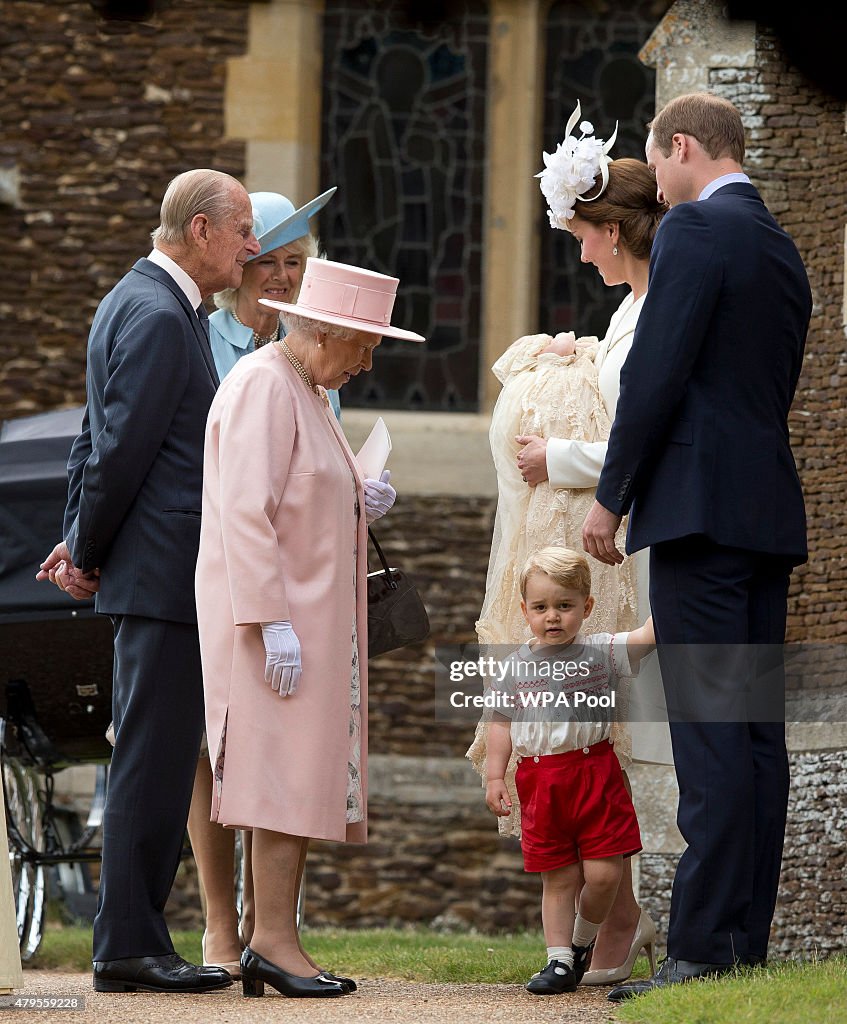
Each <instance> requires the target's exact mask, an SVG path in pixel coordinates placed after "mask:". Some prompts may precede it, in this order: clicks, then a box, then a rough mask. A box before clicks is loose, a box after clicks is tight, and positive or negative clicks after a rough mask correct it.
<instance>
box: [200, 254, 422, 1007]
mask: <svg viewBox="0 0 847 1024" xmlns="http://www.w3.org/2000/svg"><path fill="white" fill-rule="evenodd" d="M397 284H398V281H397V279H396V278H393V277H386V276H385V275H383V274H376V273H374V272H372V271H368V270H361V269H359V268H357V267H351V266H346V265H344V264H340V263H333V262H330V261H328V260H320V259H315V258H309V259H308V260H307V263H306V271H305V274H304V277H303V283H302V286H301V290H300V296H299V299H298V302H297V303H296V304H294V305H292V304H289V303H282V302H274V301H271V300H267V299H262V300H261V301H262V302H263V303H265V304H266V305H269V306H272V307H273V308H276V309H280V310H282V311H283V313H284V314H285V315H284V321H285V325H286V328H287V330H288V333H287V334H286V336H285V338H284V339H281V340H280V341H279V342H275V343H274V344H272V345H267V346H265V347H264V348H262V349H259V350H258V351H256V352H254V353H252V354H251V355H248V356H245V357H244V358H243V359H241V360H239V362H238V363H237V364H236V365H235V367H234V368H233V369H232V370H231V371H230V373H229V374H228V375H227V376H226V378H225V379H224V381H223V382H222V384H221V386H220V388H219V390H218V392H217V394H216V395H215V399H214V401H213V402H212V407H211V409H210V411H209V419H208V424H207V428H206V450H205V462H204V488H203V520H202V530H201V537H200V554H199V557H198V561H197V617H198V623H199V629H200V644H201V651H202V657H203V679H204V688H205V697H206V735H207V739H208V744H209V753H210V757H211V761H212V765H213V774H214V784H213V792H212V815H211V816H212V820H213V821H217V822H219V823H220V824H223V825H228V826H230V827H237V828H245V829H252V830H253V879H254V889H255V900H256V922H255V928H254V931H253V936H252V938H251V940H250V945H249V946H248V947H247V948H246V949H245V950H244V953H243V954H242V958H241V979H242V987H243V991H244V994H245V995H262V994H263V991H264V984H265V982H267V983H268V984H270V985H272V986H273V987H274V988H276V989H277V990H278V991H279V992H281V993H282V994H284V995H288V996H337V995H343V994H345V993H346V992H349V991H353V989H354V988H355V984H354V983H353V982H352V981H350V980H349V979H339V978H337V977H336V976H334V975H331V974H329V973H328V972H325V971H322V970H321V969H320V968H318V967H317V965H315V963H314V961H313V960H312V959H311V958H310V957H309V956H308V954H307V953H306V952H305V950H304V949H303V947H302V945H301V943H300V938H299V934H298V930H297V923H296V901H297V894H298V892H299V889H300V881H301V877H302V873H303V867H304V864H305V859H306V852H307V847H308V841H309V839H310V838H314V839H330V840H335V841H345V840H346V841H348V842H365V841H366V830H367V599H366V576H367V559H366V550H365V546H366V541H367V523H369V522H372V521H373V520H374V519H375V518H378V516H380V515H382V514H384V513H385V512H386V511H387V510H388V509H389V508H390V507H391V504H392V502H393V500H394V491H393V488H391V486H390V485H389V484H388V483H387V479H386V480H380V481H375V480H367V481H366V480H363V478H362V475H361V472H360V471H359V469H358V467H357V465H356V460H355V457H354V456H353V453H352V452H351V450H350V447H349V445H348V444H347V441H346V439H345V437H344V434H343V433H342V431H341V428H340V427H339V425H338V422H337V420H336V417H335V415H334V413H333V412H332V410H331V408H330V406H329V402H328V399H327V396H326V391H325V389H326V388H339V387H341V386H342V385H343V384H344V383H346V382H347V381H348V380H349V379H350V377H351V376H354V375H355V374H358V373H360V372H362V371H365V370H369V369H370V368H371V357H372V353H373V350H374V349H375V348H376V347H377V345H379V343H380V341H381V339H382V337H383V336H389V337H394V338H404V339H407V340H410V341H423V340H424V339H423V338H422V337H420V335H417V334H413V333H411V332H410V331H403V330H401V329H399V328H396V327H392V326H391V324H390V319H391V310H392V308H393V304H394V296H395V293H396V289H397Z"/></svg>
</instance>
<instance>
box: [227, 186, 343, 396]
mask: <svg viewBox="0 0 847 1024" xmlns="http://www.w3.org/2000/svg"><path fill="white" fill-rule="evenodd" d="M334 193H335V188H331V189H328V190H327V191H326V192H324V193H322V194H321V195H319V196H317V197H316V198H315V199H312V200H311V201H310V202H308V203H306V204H305V206H301V207H300V209H299V210H297V209H295V208H294V204H293V203H292V202H291V200H290V199H287V198H286V197H285V196H283V195H280V194H279V193H278V192H251V193H250V200H251V202H252V204H253V231H254V234H255V235H256V238H257V239H258V241H259V245H260V247H261V248H260V252H259V255H258V256H254V257H253V258H252V259H250V260H249V261H248V262H247V263H246V264H245V265H244V276H243V277H242V279H241V284H240V285H239V287H238V288H229V289H227V290H226V291H223V292H218V293H217V294H216V295H215V305H216V306H217V307H218V309H217V311H216V312H214V313H212V315H211V316H210V317H209V329H210V337H211V342H212V355H213V356H214V359H215V366H216V368H217V371H218V377H220V379H221V380H223V378H224V377H225V376H226V374H227V373H229V371H230V370H231V369H232V368H233V366H235V364H236V363H237V362H238V360H239V359H240V358H241V357H242V356H245V355H247V354H248V353H249V352H253V351H255V350H256V349H257V348H261V347H262V346H263V345H266V344H268V342H272V341H277V340H278V339H279V338H280V337H281V336H284V335H285V328H284V327H283V326H282V323H281V321H280V318H279V314H278V313H277V312H276V311H275V310H273V309H268V307H267V306H263V305H261V304H260V303H259V299H273V300H275V301H277V302H296V301H297V296H298V294H299V292H300V282H301V281H302V279H303V271H304V270H305V267H306V260H307V259H308V257H309V256H317V255H318V254H319V253H318V240H317V239H316V238H315V236H314V235H313V234H312V233H311V231H310V230H309V218H310V217H313V216H314V215H315V214H316V213H317V212H318V211H319V210H320V209H321V208H322V207H323V206H324V205H325V204H326V203H327V202H328V201H329V200H330V199H331V198H332V196H333V194H334ZM327 394H328V395H329V400H330V404H331V405H332V407H333V409H334V410H335V414H336V416H338V415H340V412H341V407H340V404H339V401H338V392H337V391H328V392H327Z"/></svg>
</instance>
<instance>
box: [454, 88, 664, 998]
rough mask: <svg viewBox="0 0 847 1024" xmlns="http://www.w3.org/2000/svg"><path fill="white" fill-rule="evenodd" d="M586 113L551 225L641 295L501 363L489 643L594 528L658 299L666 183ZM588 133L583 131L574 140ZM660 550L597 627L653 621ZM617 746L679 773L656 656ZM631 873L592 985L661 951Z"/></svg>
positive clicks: (592, 930) (561, 178)
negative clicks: (653, 300)
mask: <svg viewBox="0 0 847 1024" xmlns="http://www.w3.org/2000/svg"><path fill="white" fill-rule="evenodd" d="M580 116H581V111H580V106H579V103H577V105H576V109H575V110H574V112H573V114H572V115H571V117H570V119H569V120H568V123H567V126H566V129H565V138H564V139H563V140H562V142H561V143H559V145H558V146H557V147H556V150H555V152H554V153H545V154H544V164H545V168H544V170H543V171H542V172H541V173H540V174H538V175H537V177H538V178H540V185H541V191H542V193H543V194H544V197H545V198H546V200H547V203H548V206H549V218H550V224H551V226H552V227H554V228H557V229H561V230H567V231H570V232H571V234H572V235H573V236H574V238H575V239H576V240H577V242H578V243H579V245H580V251H581V259H582V262H583V263H591V264H593V266H594V267H595V268H596V269H597V271H598V273H599V274H600V275H601V277H602V278H603V282H604V284H606V285H608V286H610V287H612V286H616V285H621V284H626V285H627V286H628V289H629V290H628V292H627V294H626V295H625V297H624V299H623V301H622V302H621V304H620V306H619V307H618V309H617V310H616V311H615V312H614V313H613V314H612V317H611V320H610V322H609V327H608V330H607V331H606V334H605V336H604V338H603V339H602V340H599V341H598V339H597V338H593V337H591V338H587V337H584V338H579V339H577V338H576V337H575V335H574V334H573V333H572V332H568V334H560V335H557V336H556V338H552V337H550V336H549V335H541V334H538V335H529V336H526V337H523V338H519V339H518V340H517V341H515V342H514V343H513V344H512V345H511V346H510V347H509V349H508V350H507V351H506V352H505V353H504V355H503V356H501V357H500V359H499V360H498V361H497V363H495V365H494V372H495V373H496V374H497V376H498V377H499V379H500V380H501V382H502V383H503V390H502V392H501V394H500V397H499V399H498V402H497V405H496V406H495V409H494V412H493V414H492V424H491V431H490V437H491V443H492V454H493V456H494V462H495V466H496V468H497V476H498V491H499V500H498V507H497V514H496V518H495V527H494V536H493V540H492V549H491V555H490V561H489V571H488V578H487V581H486V592H485V598H484V601H483V607H482V610H481V613H480V618H479V621H478V622H477V634H478V636H479V640H480V642H481V643H489V644H492V643H493V644H519V643H523V642H524V641H525V640H526V639H527V637H528V636H529V634H528V633H526V632H525V631H526V629H527V627H526V623H525V621H524V619H523V616H522V615H521V614H520V594H519V593H518V589H517V584H518V576H519V571H520V566H521V565H522V563H523V560H524V558H525V557H526V555H528V554H529V553H530V552H532V551H533V550H535V549H537V548H539V547H543V546H545V545H548V544H551V543H556V544H562V545H564V546H566V547H570V548H576V549H578V550H579V549H581V548H582V524H583V521H584V519H585V516H586V515H587V514H588V511H589V510H590V508H591V504H592V502H593V497H594V492H595V489H596V485H597V481H598V479H599V476H600V470H601V469H602V467H603V460H604V458H605V455H606V447H607V439H608V436H609V431H610V429H611V424H612V421H613V419H614V415H615V408H616V405H617V399H618V392H619V389H620V371H621V367H622V365H623V362H624V360H625V358H626V356H627V354H628V352H629V349H630V346H631V344H632V336H633V332H634V330H635V324H636V322H637V320H638V315H639V313H640V311H641V308H642V306H643V303H644V296H645V294H646V291H647V276H648V269H649V258H650V249H651V246H652V242H653V236H654V235H655V233H656V230H657V228H658V226H659V223H660V221H661V218H662V216H663V215H664V213H665V209H666V208H665V206H664V204H662V203H659V201H658V199H657V195H656V182H655V178H654V177H653V175H652V174H651V172H650V171H649V169H648V167H647V165H646V164H645V163H643V162H642V161H640V160H632V159H627V158H624V159H619V160H612V159H611V157H610V156H609V155H608V154H609V151H610V149H611V147H612V145H613V143H614V141H615V136H616V131H615V132H613V133H612V135H611V136H610V137H609V139H608V140H605V141H604V140H603V139H599V138H597V137H595V135H594V128H593V126H592V125H591V124H590V122H588V121H582V122H581V123H580ZM577 124H579V132H580V134H579V136H577V134H576V133H575V132H574V129H575V128H576V126H577ZM572 132H573V133H574V134H572ZM624 529H625V527H622V531H623V530H624ZM647 555H648V553H647V552H646V551H642V552H639V553H638V554H636V555H635V556H633V557H630V558H627V559H625V561H624V563H623V564H622V565H620V566H605V565H601V564H600V563H599V562H592V566H591V575H592V593H593V594H596V595H597V603H596V607H595V610H594V612H592V615H591V617H590V618H589V619H588V620H587V622H586V629H585V632H587V633H595V632H611V633H616V632H621V631H626V630H628V629H631V628H633V626H635V625H636V624H637V623H641V622H644V620H645V619H646V617H647V616H648V615H649V612H650V609H649V597H648V580H647V570H648V560H647ZM610 570H611V571H610ZM624 703H625V701H624ZM485 729H486V724H485V722H484V721H483V722H481V723H480V725H479V726H478V727H477V732H476V735H475V737H474V742H473V743H472V744H471V747H470V748H469V750H468V752H467V756H468V758H469V759H470V760H471V761H472V763H473V764H474V766H475V767H476V768H477V770H478V771H479V772H480V773H481V774H482V776H483V778H485V773H486V765H485V754H486V734H485ZM612 737H613V740H614V746H615V753H616V754H617V755H618V760H619V762H620V764H621V768H622V769H623V770H624V779H625V784H626V785H627V788H629V783H628V780H626V772H625V769H626V768H627V767H629V765H630V764H632V763H633V762H639V761H640V762H645V763H658V764H672V755H671V749H670V734H669V729H668V725H667V712H666V711H665V709H664V699H663V695H662V685H661V679H660V677H659V675H658V669H657V659H656V657H655V655H651V656H650V658H649V659H647V660H646V661H645V663H644V665H643V667H642V670H641V672H640V674H639V677H638V679H637V680H635V681H634V682H633V684H632V687H631V693H630V697H629V707H628V713H627V709H624V711H623V714H622V715H621V717H620V720H619V721H617V722H615V723H613V727H612ZM551 742H552V745H551V748H550V750H549V751H548V753H550V754H552V755H556V754H559V753H561V752H562V751H561V750H560V749H559V748H558V747H557V746H556V743H555V735H554V737H553V740H552V741H551ZM514 771H515V766H514V758H513V759H512V761H511V763H510V766H509V770H508V771H507V773H506V784H507V785H508V787H509V789H510V794H511V796H512V810H511V814H510V815H509V816H508V817H506V816H504V817H501V818H499V819H498V820H499V822H500V823H501V824H500V831H501V832H502V833H504V834H507V835H509V834H511V835H519V834H520V829H521V823H520V801H519V799H518V796H517V791H516V788H515V785H514ZM624 864H625V867H624V875H623V878H622V880H621V883H620V886H619V888H618V891H617V895H616V897H615V901H614V904H613V905H612V907H611V909H610V911H609V913H608V916H607V917H606V918H605V920H604V922H603V923H602V927H600V925H599V923H597V924H595V925H593V926H592V925H591V922H586V923H587V924H588V925H590V926H591V927H589V928H588V931H584V932H582V933H581V934H579V935H576V934H575V935H574V937H573V943H574V944H575V945H576V946H579V947H581V948H583V950H584V952H585V951H586V950H587V951H588V956H589V957H590V959H591V962H590V967H589V969H588V970H587V971H586V973H585V974H584V975H582V974H580V977H579V978H578V979H577V980H581V981H582V983H583V984H589V985H602V984H613V983H615V982H618V981H622V980H624V979H626V978H628V977H629V975H630V973H631V972H632V968H633V964H634V962H635V959H636V957H637V955H638V953H639V952H640V951H641V950H642V949H644V948H646V949H648V950H649V952H650V955H651V957H652V955H653V944H654V941H655V937H656V929H655V925H654V924H653V921H652V920H651V919H650V917H649V915H647V913H646V912H645V911H643V910H642V909H641V908H640V907H639V905H638V903H637V901H636V899H635V896H634V893H633V888H632V876H631V870H630V862H629V860H625V862H624ZM565 945H566V946H567V945H568V943H567V942H565ZM560 946H561V944H560V942H559V941H558V938H557V939H556V941H553V942H548V958H549V961H550V962H549V963H548V968H549V967H550V963H554V964H555V963H556V962H557V958H559V957H560V955H561V954H560ZM551 950H552V951H553V952H551ZM569 952H570V950H568V953H569ZM584 967H585V963H584V962H583V964H582V968H581V969H584ZM546 970H547V969H545V971H546ZM541 974H542V975H543V977H540V978H539V977H536V978H534V979H533V980H532V982H531V983H530V984H531V987H530V991H533V992H535V993H536V994H539V995H547V994H555V993H557V992H560V991H565V989H563V988H561V985H560V976H559V975H557V974H555V972H553V973H552V974H551V975H550V977H548V976H547V974H545V972H541Z"/></svg>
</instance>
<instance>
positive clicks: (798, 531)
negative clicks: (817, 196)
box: [597, 182, 812, 564]
mask: <svg viewBox="0 0 847 1024" xmlns="http://www.w3.org/2000/svg"><path fill="white" fill-rule="evenodd" d="M811 309H812V298H811V290H810V288H809V282H808V278H807V276H806V272H805V269H804V267H803V263H802V260H801V259H800V255H799V253H798V252H797V248H796V246H795V245H794V242H793V241H792V240H791V238H790V237H789V235H788V234H787V233H786V232H785V231H783V230H782V228H780V226H779V225H778V224H777V223H776V221H775V220H774V219H773V217H772V216H771V215H770V213H769V212H768V210H767V209H766V207H765V205H764V203H763V202H762V199H761V197H760V195H759V193H758V192H757V191H756V189H755V188H754V187H753V186H752V185H749V184H746V183H743V182H742V183H733V184H728V185H725V186H724V187H723V188H720V189H718V190H717V191H716V192H715V193H714V194H713V195H712V196H710V197H709V198H708V199H706V200H703V201H700V202H689V203H682V204H680V205H679V206H676V207H674V208H673V209H672V210H670V211H669V212H668V213H667V214H666V215H665V217H664V219H663V221H662V223H661V225H660V226H659V230H658V231H657V233H656V238H655V240H654V243H653V250H652V254H651V258H650V277H649V288H648V292H647V297H646V299H645V302H644V307H643V309H642V312H641V315H640V317H639V318H638V326H637V328H636V330H635V336H634V338H633V343H632V349H631V350H630V353H629V355H628V357H627V360H626V362H625V363H624V366H623V369H622V371H621V389H620V398H619V400H618V405H617V412H616V414H615V419H614V423H613V425H612V431H611V436H610V438H609V447H608V454H607V456H606V460H605V463H604V465H603V471H602V473H601V476H600V481H599V483H598V486H597V500H598V501H599V502H600V504H601V505H603V506H604V507H605V508H607V509H609V510H610V511H612V512H615V513H617V514H618V515H624V514H626V513H627V512H629V513H630V519H629V527H628V533H627V551H629V552H633V551H637V550H639V549H640V548H644V547H648V546H649V545H652V544H656V543H658V542H661V541H666V540H673V539H676V538H680V537H686V536H689V535H692V534H702V535H705V536H706V537H708V538H709V539H711V540H712V541H714V542H715V543H717V544H721V545H727V546H730V547H739V548H745V549H748V550H750V551H760V552H770V553H774V554H779V555H785V556H788V557H789V558H790V559H792V560H793V561H794V564H798V563H799V562H803V561H805V559H806V557H807V547H806V518H805V509H804V502H803V493H802V490H801V486H800V480H799V477H798V475H797V469H796V466H795V463H794V457H793V455H792V452H791V446H790V443H789V434H788V422H787V420H788V411H789V408H790V406H791V402H792V400H793V397H794V391H795V388H796V386H797V379H798V377H799V375H800V369H801V366H802V362H803V349H804V346H805V339H806V332H807V330H808V325H809V319H810V316H811Z"/></svg>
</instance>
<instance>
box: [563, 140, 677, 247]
mask: <svg viewBox="0 0 847 1024" xmlns="http://www.w3.org/2000/svg"><path fill="white" fill-rule="evenodd" d="M599 187H600V181H599V180H598V181H597V183H596V185H595V186H594V188H593V189H592V190H590V191H589V192H586V193H585V197H581V198H580V199H577V202H576V205H575V206H574V214H575V216H577V217H579V218H580V219H581V220H584V221H588V223H589V224H606V223H612V224H617V225H618V226H619V230H620V240H621V242H622V243H623V245H625V246H626V248H627V249H628V250H629V251H630V252H631V253H632V255H633V256H635V258H636V259H639V260H646V259H649V257H650V249H651V247H652V245H653V236H654V235H655V234H656V229H657V228H658V227H659V221H661V219H662V217H663V216H664V215H665V213H666V212H667V209H668V208H667V206H665V205H664V204H662V203H660V202H659V200H658V199H657V197H656V179H655V178H654V177H653V174H652V173H651V171H650V170H649V169H648V167H647V164H646V163H644V162H643V161H642V160H633V159H632V158H631V157H622V158H621V159H620V160H613V161H612V162H611V163H610V164H609V184H608V185H607V186H606V189H605V191H604V192H603V193H602V194H601V195H600V197H599V198H598V199H594V200H592V201H591V202H585V201H584V199H585V198H587V199H591V196H592V194H596V191H597V189H598V188H599Z"/></svg>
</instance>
